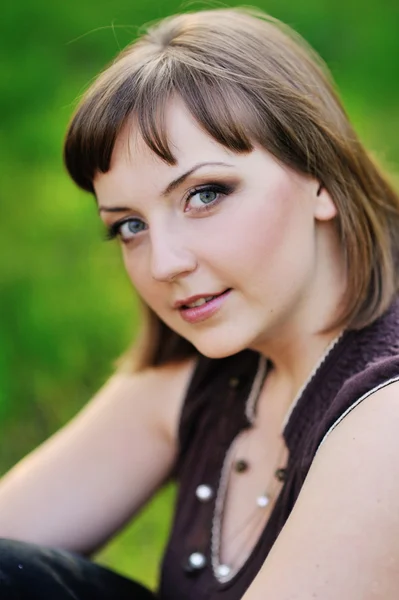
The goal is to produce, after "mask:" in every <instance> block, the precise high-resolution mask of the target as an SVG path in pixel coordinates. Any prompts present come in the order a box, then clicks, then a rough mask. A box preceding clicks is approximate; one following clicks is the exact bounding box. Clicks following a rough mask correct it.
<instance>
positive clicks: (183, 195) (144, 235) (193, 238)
mask: <svg viewBox="0 0 399 600" xmlns="http://www.w3.org/2000/svg"><path fill="white" fill-rule="evenodd" d="M167 125H168V139H169V142H170V146H171V149H172V152H173V153H174V155H175V156H176V158H177V161H178V162H177V164H176V165H175V166H169V165H168V164H166V163H165V162H163V161H162V160H161V159H160V158H158V157H157V156H156V155H155V154H154V153H153V152H152V151H151V150H150V149H149V148H148V147H147V146H146V144H145V143H144V141H143V140H142V139H141V137H139V136H138V135H137V134H135V132H134V128H133V127H130V128H128V127H126V128H125V129H124V130H123V131H122V133H121V134H120V136H119V138H118V140H117V143H116V146H115V150H114V154H113V157H112V163H111V169H110V170H109V172H107V173H105V174H103V173H100V174H98V175H97V176H96V178H95V181H94V187H95V191H96V196H97V199H98V204H99V211H100V215H101V217H102V219H103V220H104V222H105V224H106V225H107V227H109V228H110V231H111V232H112V233H116V232H117V234H118V237H119V239H120V241H121V244H122V252H123V259H124V263H125V266H126V270H127V272H128V274H129V277H130V279H131V281H132V283H133V285H134V287H135V288H136V290H137V292H138V293H139V294H140V296H141V297H142V299H143V300H144V302H146V303H147V305H148V306H150V307H151V308H152V310H153V311H154V312H155V313H156V314H157V315H158V316H159V318H160V319H162V320H163V321H164V322H165V323H166V324H167V325H168V326H169V327H170V328H171V329H173V330H174V331H176V332H177V333H179V334H180V335H181V336H183V337H185V338H186V339H187V340H189V341H190V342H192V343H193V344H194V346H196V347H197V348H198V350H199V351H200V352H201V353H203V354H204V355H206V356H210V357H214V358H217V357H222V356H227V355H230V354H233V353H235V352H238V351H240V350H242V349H244V348H253V349H261V348H262V345H263V344H264V343H265V341H267V340H268V339H270V337H271V336H274V335H279V331H281V330H282V328H286V327H287V326H288V325H289V324H290V323H291V324H292V325H293V326H294V323H295V322H299V321H300V320H301V319H304V318H309V314H310V315H311V312H312V311H311V306H310V304H311V303H312V302H313V301H314V295H315V294H316V295H317V300H318V301H320V300H322V298H320V294H321V295H322V294H323V293H326V294H327V293H328V290H323V289H322V288H323V285H321V284H320V278H321V277H322V274H321V269H320V261H321V257H320V256H319V254H320V253H319V252H318V251H319V245H320V241H319V238H320V235H319V233H318V226H319V224H320V223H322V222H323V221H329V220H330V219H332V218H333V217H334V215H335V207H334V205H333V204H332V202H331V200H330V199H329V198H328V196H327V194H326V193H322V194H319V195H318V194H317V191H318V188H319V184H318V182H317V181H315V180H313V179H310V178H307V177H304V176H301V175H298V174H296V173H294V172H293V171H291V170H289V169H287V168H286V167H283V166H281V165H280V164H279V163H278V162H277V161H276V160H275V159H274V158H273V157H272V156H271V155H270V154H269V153H267V152H266V151H264V150H263V149H262V148H260V147H256V148H255V150H254V151H253V152H251V153H249V154H236V153H233V152H231V151H229V150H228V149H226V148H224V147H223V146H221V145H219V144H218V143H216V142H215V141H214V140H213V139H212V138H211V137H210V136H209V135H208V134H207V133H205V132H204V131H202V130H201V129H200V127H199V125H198V124H197V123H196V122H195V121H194V120H193V118H192V117H191V115H190V114H189V112H188V111H187V110H186V109H185V107H184V105H183V104H182V102H180V101H178V100H174V101H173V102H172V103H171V104H170V106H169V108H168V112H167ZM205 299H206V300H207V302H204V301H205ZM193 302H194V303H195V304H198V306H193ZM188 305H190V306H191V308H190V307H188ZM298 320H299V321H298Z"/></svg>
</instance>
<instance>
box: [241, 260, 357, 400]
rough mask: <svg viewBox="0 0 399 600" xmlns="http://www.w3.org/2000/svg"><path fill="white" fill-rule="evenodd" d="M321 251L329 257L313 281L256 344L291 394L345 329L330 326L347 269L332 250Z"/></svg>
mask: <svg viewBox="0 0 399 600" xmlns="http://www.w3.org/2000/svg"><path fill="white" fill-rule="evenodd" d="M320 254H321V255H323V254H324V256H325V257H327V258H325V259H324V261H321V262H320V264H319V265H318V266H317V268H316V272H315V277H314V279H313V283H312V285H311V286H310V287H309V288H308V289H307V291H306V292H305V293H304V294H303V296H302V297H298V298H296V299H295V303H294V304H293V305H292V306H290V307H288V309H287V310H286V311H285V313H284V315H283V316H282V318H281V319H280V322H279V323H277V324H276V325H275V327H274V329H273V331H270V330H269V331H268V332H267V333H265V336H264V337H263V339H259V340H258V341H257V344H256V346H255V347H254V348H253V349H255V350H257V351H258V352H260V353H261V354H263V355H264V356H265V357H266V358H267V359H268V360H269V362H270V363H271V364H272V366H273V380H274V381H275V382H276V383H278V387H280V388H281V389H283V390H286V394H287V396H288V397H291V398H294V397H295V396H296V394H297V393H298V391H299V390H300V389H301V388H302V386H303V385H305V384H306V382H307V380H308V378H309V376H310V375H311V374H312V372H313V371H314V369H315V368H316V367H317V366H318V364H319V362H320V361H321V360H322V359H323V358H324V355H325V352H326V350H327V349H328V348H329V346H330V344H331V343H332V342H333V341H334V340H335V339H336V338H337V337H338V336H339V335H340V334H341V333H342V331H343V329H344V328H343V327H340V328H334V329H331V330H329V328H330V327H331V323H332V322H333V321H334V320H335V318H336V316H337V309H338V307H339V306H340V302H341V299H342V297H343V294H344V290H345V288H346V277H345V275H344V274H343V272H344V269H343V268H341V265H340V262H339V261H338V260H337V259H336V258H334V255H333V253H332V252H330V253H327V252H324V253H322V252H320ZM329 256H330V258H328V257H329ZM326 330H328V331H327V332H326ZM279 384H281V386H280V385H279Z"/></svg>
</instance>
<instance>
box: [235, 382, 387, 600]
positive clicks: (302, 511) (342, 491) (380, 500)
mask: <svg viewBox="0 0 399 600" xmlns="http://www.w3.org/2000/svg"><path fill="white" fill-rule="evenodd" d="M398 431H399V381H394V382H392V383H390V384H389V385H385V386H382V387H381V388H379V389H377V390H375V391H374V392H373V393H372V394H369V395H368V396H367V397H365V398H364V399H363V401H362V402H360V403H358V404H357V406H356V407H355V408H353V410H351V411H350V413H349V414H348V415H347V416H346V418H344V419H343V420H342V421H341V422H340V423H339V425H337V426H336V427H335V428H334V430H333V431H331V433H330V435H329V436H328V438H326V440H325V442H324V443H323V445H322V447H320V448H319V450H318V452H317V454H316V456H315V457H314V460H313V462H312V465H311V467H310V470H309V473H308V475H307V477H306V480H305V483H304V485H303V487H302V490H301V492H300V494H299V497H298V500H297V502H296V504H295V506H294V509H293V510H292V513H291V515H290V517H289V519H288V521H287V523H286V525H285V527H284V529H283V530H282V532H281V534H280V536H279V538H278V540H277V542H276V544H275V546H274V548H273V550H272V552H271V554H270V555H269V557H268V559H267V560H266V562H265V564H264V567H263V569H262V571H261V572H260V574H259V576H258V577H257V581H256V580H255V582H254V586H253V588H252V590H251V589H250V590H249V592H248V596H247V595H246V596H245V599H246V600H247V598H248V600H255V599H257V598H258V595H259V598H260V593H259V592H260V590H261V589H263V591H264V590H265V589H267V590H268V592H269V593H270V594H271V595H272V596H273V598H276V600H283V599H284V600H285V598H288V597H294V596H295V598H298V600H302V599H303V600H304V599H306V598H310V597H313V596H314V597H321V598H324V599H325V600H327V599H330V598H331V599H333V598H337V597H338V598H339V597H342V598H351V599H352V600H368V599H370V600H371V598H384V600H388V599H392V600H393V599H394V598H396V597H397V590H398V588H399V545H398V542H397V540H398V539H399V518H398V515H399V436H398ZM283 568H284V569H286V570H288V571H289V572H290V578H289V580H287V581H283V582H282V581H281V580H280V581H278V580H277V578H276V573H278V572H279V570H281V569H283ZM260 586H261V587H260ZM290 586H291V587H290ZM290 594H293V595H292V596H291V595H290ZM312 594H313V596H312Z"/></svg>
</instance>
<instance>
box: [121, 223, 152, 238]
mask: <svg viewBox="0 0 399 600" xmlns="http://www.w3.org/2000/svg"><path fill="white" fill-rule="evenodd" d="M145 228H146V225H145V223H144V222H143V221H141V220H140V219H129V220H128V221H125V222H124V223H122V224H121V225H119V231H118V234H119V237H120V238H121V240H122V241H126V240H131V239H132V238H134V237H135V236H136V235H137V234H138V233H140V232H141V231H144V229H145Z"/></svg>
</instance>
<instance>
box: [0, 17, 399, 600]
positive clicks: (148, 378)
mask: <svg viewBox="0 0 399 600" xmlns="http://www.w3.org/2000/svg"><path fill="white" fill-rule="evenodd" d="M65 162H66V166H67V169H68V171H69V173H70V175H71V176H72V178H73V179H74V180H75V182H76V183H77V184H78V185H79V186H80V187H82V188H83V189H85V190H88V191H89V192H91V193H93V194H94V196H95V199H96V202H97V204H98V211H99V215H100V217H101V218H102V219H103V221H104V223H105V225H106V227H107V229H108V235H109V237H110V238H118V240H119V241H120V244H121V248H122V253H123V258H124V263H125V266H126V269H127V272H128V274H129V277H130V279H131V281H132V284H133V285H134V286H135V288H136V290H137V291H138V293H139V295H140V297H141V299H142V301H143V307H144V310H145V319H146V323H145V327H144V328H143V333H142V337H141V339H140V341H139V342H138V343H137V344H136V346H135V349H134V354H133V355H131V356H129V357H127V359H126V361H125V364H124V368H121V370H120V372H118V373H116V374H115V375H114V376H113V377H112V379H111V380H110V381H109V382H108V383H107V385H106V386H105V387H104V388H103V389H102V390H101V391H100V392H99V394H98V395H97V396H96V397H95V398H94V399H93V400H92V401H91V402H90V403H89V405H88V406H87V408H85V410H83V412H82V413H81V414H80V415H78V416H77V417H76V418H75V419H74V420H73V421H72V422H71V423H69V424H68V425H67V426H66V427H65V428H64V429H63V430H62V431H60V432H59V433H57V434H56V435H55V436H54V437H53V438H52V439H50V440H49V441H48V442H47V443H45V444H44V445H43V446H42V447H40V448H39V449H38V450H37V451H35V452H34V453H33V454H32V455H30V456H29V457H28V458H26V459H25V460H24V461H22V462H21V463H20V464H19V465H17V466H16V467H15V468H14V469H13V470H12V471H11V472H10V473H9V474H8V475H7V476H6V477H5V478H4V479H3V481H2V485H1V492H0V533H1V535H2V536H3V537H4V538H6V539H4V540H3V541H2V542H1V544H0V592H1V594H0V595H1V598H7V599H8V598H23V599H27V598H52V599H54V600H58V599H64V598H65V599H66V598H75V599H76V598H78V599H79V600H87V599H91V598H96V599H103V598H104V599H105V598H118V599H121V600H124V599H127V598H141V597H151V595H152V594H151V592H149V591H147V590H145V589H144V588H141V587H140V586H139V585H137V584H135V583H134V582H132V581H129V580H127V579H125V578H123V577H120V576H118V575H116V574H115V573H112V572H111V571H108V570H107V569H104V568H101V567H99V566H96V565H94V564H93V563H91V562H90V561H89V560H88V559H85V558H82V557H80V556H79V555H81V554H83V555H89V554H90V553H92V552H93V551H94V550H95V549H96V548H98V547H99V546H101V545H102V544H104V543H105V542H106V541H107V540H108V539H109V538H110V537H111V536H112V535H113V534H114V532H116V531H117V530H118V529H120V528H121V527H122V526H123V525H124V523H126V522H127V521H128V519H130V518H131V517H132V516H133V515H134V514H135V513H136V512H137V511H138V510H139V508H140V507H141V506H142V505H143V504H144V503H145V502H146V501H147V500H148V499H149V498H150V497H151V496H152V494H153V493H154V492H155V490H157V489H159V488H160V486H162V484H163V483H164V482H165V481H166V480H168V479H170V478H171V477H174V478H176V479H177V481H178V485H179V495H178V499H177V504H176V510H175V517H174V522H173V526H172V530H171V534H170V539H169V543H168V546H167V548H166V551H165V556H164V560H163V565H162V572H161V578H160V584H159V590H158V596H159V597H160V598H162V600H166V599H168V600H169V599H170V600H183V599H190V600H197V599H198V600H200V599H212V600H213V599H216V598H224V599H226V600H227V599H228V600H236V599H237V600H238V599H239V598H245V600H258V599H259V600H260V599H263V598H265V597H269V598H273V600H288V598H294V597H295V598H298V599H300V600H305V599H306V600H308V599H309V598H316V597H317V598H323V599H324V600H327V599H330V598H331V599H332V598H334V599H336V598H350V599H351V600H357V599H359V600H360V599H362V600H367V599H369V598H370V599H371V598H384V599H385V600H389V599H391V598H392V599H393V598H397V593H398V592H397V590H398V587H399V546H398V542H397V540H398V536H399V519H398V514H399V442H398V436H397V431H398V426H399V403H398V397H399V348H398V334H399V306H398V303H397V300H396V293H397V286H398V270H397V266H398V265H397V262H398V252H399V240H398V232H399V227H398V225H399V219H398V217H399V198H398V196H397V194H396V192H395V191H394V190H393V189H392V187H390V185H389V183H388V181H387V179H386V178H385V177H384V175H383V174H382V173H381V171H380V170H379V169H378V168H377V166H376V165H375V164H374V163H373V161H372V160H371V158H370V156H369V155H368V154H367V152H366V151H365V149H364V148H363V147H362V146H361V144H360V142H359V141H358V139H357V137H356V135H355V133H354V131H353V129H352V128H351V126H350V124H349V122H348V119H347V117H346V115H345V112H344V110H343V109H342V106H341V104H340V102H339V100H338V98H337V96H336V94H335V92H334V89H333V86H332V83H331V81H330V79H329V76H328V74H327V73H326V70H325V68H324V66H323V65H322V63H321V61H320V59H319V58H318V57H317V56H316V55H315V54H314V53H313V51H312V50H311V49H310V48H309V47H307V45H306V44H305V43H304V42H303V40H301V39H300V38H299V37H298V36H297V35H295V34H294V33H293V32H292V31H290V30H289V29H288V28H287V27H285V26H283V25H282V24H281V23H279V22H277V21H276V20H274V19H272V18H270V17H267V16H266V15H264V14H263V13H261V12H258V11H255V10H246V9H215V10H205V11H202V12H195V13H191V14H182V15H176V16H173V17H170V18H168V19H165V20H163V21H161V22H160V23H158V24H157V25H155V26H152V27H151V28H150V29H149V30H148V31H147V32H146V33H144V34H143V35H142V36H141V37H140V38H139V39H138V41H136V42H135V43H134V44H132V45H131V46H130V47H128V48H127V49H126V50H125V51H124V52H122V54H121V55H120V56H119V57H118V59H117V60H116V61H115V62H114V63H113V64H112V65H111V66H110V67H109V68H108V69H107V70H105V71H104V73H103V74H102V75H101V76H100V77H99V78H98V80H97V81H96V82H95V83H94V84H93V86H92V87H91V88H90V89H89V91H88V93H87V94H86V96H85V97H84V98H83V100H82V102H81V103H80V105H79V107H78V109H77V111H76V113H75V115H74V117H73V119H72V122H71V124H70V127H69V130H68V133H67V137H66V143H65ZM27 498H28V499H29V502H28V503H27V501H26V499H27ZM11 540H14V541H11ZM16 540H20V541H16Z"/></svg>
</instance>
